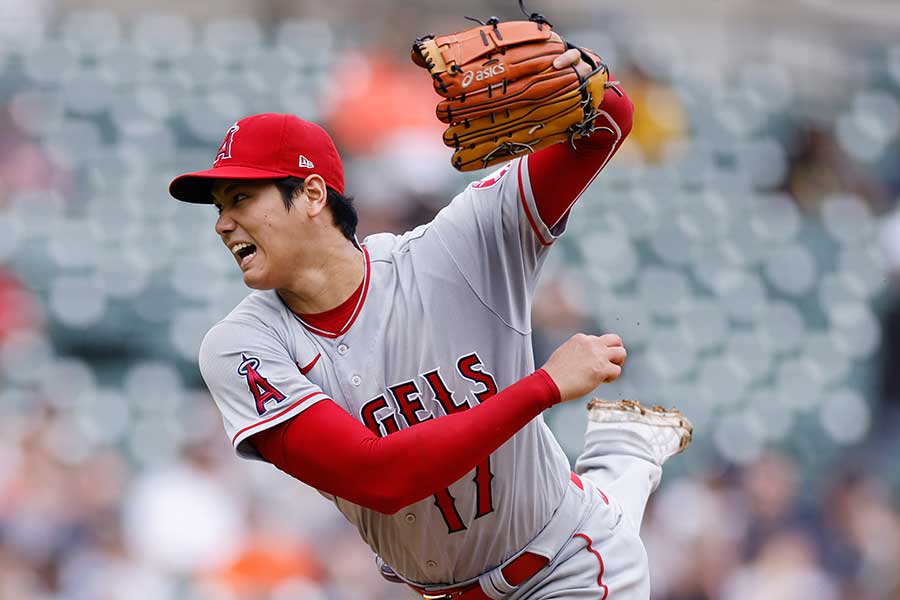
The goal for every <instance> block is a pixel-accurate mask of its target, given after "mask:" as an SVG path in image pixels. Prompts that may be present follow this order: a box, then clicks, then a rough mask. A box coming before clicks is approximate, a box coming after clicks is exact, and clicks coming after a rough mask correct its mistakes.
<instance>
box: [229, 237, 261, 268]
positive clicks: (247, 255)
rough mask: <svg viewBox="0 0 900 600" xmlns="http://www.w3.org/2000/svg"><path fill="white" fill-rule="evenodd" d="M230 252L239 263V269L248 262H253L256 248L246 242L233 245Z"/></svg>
mask: <svg viewBox="0 0 900 600" xmlns="http://www.w3.org/2000/svg"><path fill="white" fill-rule="evenodd" d="M231 252H232V253H233V254H234V255H235V256H236V257H237V259H238V263H240V265H241V267H243V266H245V265H246V264H247V263H248V262H250V261H251V260H253V257H254V256H256V246H255V245H253V244H248V243H246V242H241V243H240V244H235V245H234V246H232V247H231Z"/></svg>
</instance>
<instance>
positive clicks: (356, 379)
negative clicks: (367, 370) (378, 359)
mask: <svg viewBox="0 0 900 600" xmlns="http://www.w3.org/2000/svg"><path fill="white" fill-rule="evenodd" d="M350 383H352V384H353V385H355V386H356V387H359V384H361V383H362V377H360V376H359V375H354V376H353V377H351V378H350Z"/></svg>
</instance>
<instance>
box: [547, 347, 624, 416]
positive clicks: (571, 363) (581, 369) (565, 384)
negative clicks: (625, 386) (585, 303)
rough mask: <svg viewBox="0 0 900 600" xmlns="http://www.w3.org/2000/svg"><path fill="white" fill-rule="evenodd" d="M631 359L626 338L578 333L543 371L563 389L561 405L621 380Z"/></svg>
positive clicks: (560, 393) (559, 350)
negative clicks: (626, 346)
mask: <svg viewBox="0 0 900 600" xmlns="http://www.w3.org/2000/svg"><path fill="white" fill-rule="evenodd" d="M627 356H628V353H627V352H626V351H625V347H624V346H623V345H622V338H620V337H619V336H618V335H616V334H614V333H607V334H605V335H601V336H596V335H585V334H583V333H578V334H575V335H573V336H572V337H571V338H569V339H568V340H566V342H565V343H564V344H563V345H562V346H560V347H559V348H557V349H556V350H554V351H553V354H551V355H550V358H549V359H548V360H547V362H546V363H545V364H544V367H543V369H544V371H545V372H546V373H547V374H548V375H549V376H550V378H551V379H553V381H554V382H555V383H556V387H558V388H559V396H560V402H568V401H569V400H575V399H576V398H581V397H582V396H584V395H585V394H588V393H590V392H591V391H592V390H593V389H594V388H596V387H597V386H598V385H600V384H601V383H610V382H612V381H615V380H616V379H618V378H619V375H621V374H622V365H624V364H625V358H626V357H627Z"/></svg>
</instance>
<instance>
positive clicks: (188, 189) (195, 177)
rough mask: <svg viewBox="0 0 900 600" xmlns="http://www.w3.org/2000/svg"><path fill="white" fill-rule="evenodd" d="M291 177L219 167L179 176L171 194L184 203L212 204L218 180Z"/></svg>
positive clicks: (281, 172)
mask: <svg viewBox="0 0 900 600" xmlns="http://www.w3.org/2000/svg"><path fill="white" fill-rule="evenodd" d="M290 176H291V174H290V173H285V172H283V171H268V170H266V169H258V168H256V167H238V166H233V167H232V166H229V167H217V168H212V169H207V170H206V171H197V172H195V173H185V174H184V175H179V176H178V177H176V178H175V179H173V180H172V183H170V184H169V193H170V194H171V195H172V197H173V198H175V199H177V200H181V201H182V202H193V203H195V204H212V202H213V197H212V186H213V182H214V181H215V180H216V179H282V178H284V177H290Z"/></svg>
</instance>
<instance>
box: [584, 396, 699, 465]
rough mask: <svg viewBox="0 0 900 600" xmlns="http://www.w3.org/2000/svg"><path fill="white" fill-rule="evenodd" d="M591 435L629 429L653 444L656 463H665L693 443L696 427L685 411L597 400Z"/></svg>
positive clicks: (590, 406) (590, 416) (593, 405)
mask: <svg viewBox="0 0 900 600" xmlns="http://www.w3.org/2000/svg"><path fill="white" fill-rule="evenodd" d="M587 409H588V420H589V422H588V431H591V430H592V429H601V428H604V427H606V426H610V427H613V428H615V429H619V430H621V429H626V430H629V431H632V432H634V433H635V434H637V435H639V436H640V437H641V438H643V439H644V440H646V441H647V443H648V444H649V446H650V448H651V450H652V453H653V458H654V461H655V462H656V464H657V465H660V466H662V464H663V463H664V462H666V461H667V460H669V459H670V458H672V457H673V456H675V455H676V454H678V453H679V452H683V451H684V449H685V448H687V447H688V446H689V445H690V443H691V437H692V435H693V432H694V427H693V425H691V422H690V421H689V420H688V419H687V417H685V416H684V415H683V414H682V413H681V411H678V410H675V409H669V408H663V407H662V406H651V407H646V406H643V405H641V404H640V403H639V402H635V401H634V400H618V401H612V400H603V399H602V398H593V399H592V400H591V401H590V402H589V403H588V405H587Z"/></svg>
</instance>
